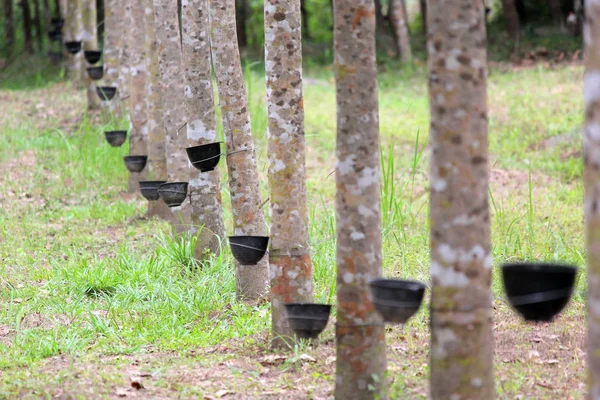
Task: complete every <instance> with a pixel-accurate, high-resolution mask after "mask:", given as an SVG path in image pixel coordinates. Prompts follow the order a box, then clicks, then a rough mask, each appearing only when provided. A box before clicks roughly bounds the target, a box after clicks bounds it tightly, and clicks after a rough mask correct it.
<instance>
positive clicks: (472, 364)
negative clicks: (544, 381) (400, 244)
mask: <svg viewBox="0 0 600 400" xmlns="http://www.w3.org/2000/svg"><path fill="white" fill-rule="evenodd" d="M483 7H484V5H483V2H481V1H475V2H473V1H472V0H447V1H442V0H432V1H430V2H429V9H428V13H429V15H428V29H429V35H428V44H427V48H428V49H429V71H430V72H429V74H430V78H429V98H430V112H431V125H430V131H429V132H430V139H429V143H430V146H431V149H432V157H431V164H430V187H431V189H430V196H431V203H430V204H431V206H430V226H431V233H430V240H431V281H432V299H431V352H430V363H431V374H430V379H431V398H432V399H433V400H442V399H443V400H447V399H453V398H457V399H492V398H494V376H493V339H492V324H491V319H492V307H491V306H492V302H491V300H492V295H491V290H490V282H491V268H492V255H491V250H490V215H489V209H488V164H487V157H488V155H487V149H488V135H487V124H488V123H487V104H486V74H487V70H486V62H487V59H486V32H485V21H484V10H483Z"/></svg>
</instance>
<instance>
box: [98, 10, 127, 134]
mask: <svg viewBox="0 0 600 400" xmlns="http://www.w3.org/2000/svg"><path fill="white" fill-rule="evenodd" d="M121 4H122V3H121V2H120V1H118V0H105V3H104V26H105V28H104V48H103V53H104V79H103V82H102V83H103V85H104V86H115V87H117V89H118V91H117V95H116V96H115V98H113V100H112V101H109V102H103V103H102V107H103V114H104V120H105V122H107V121H109V120H112V121H114V120H117V119H120V118H121V115H122V110H121V105H120V101H119V97H120V96H121V94H120V90H121V88H120V87H119V73H120V59H121V49H122V46H123V33H124V31H123V8H122V5H121Z"/></svg>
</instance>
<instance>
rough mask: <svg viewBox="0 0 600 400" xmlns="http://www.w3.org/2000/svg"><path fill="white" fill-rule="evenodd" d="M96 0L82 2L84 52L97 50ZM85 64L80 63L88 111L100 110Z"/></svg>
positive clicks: (92, 82) (94, 87) (98, 99)
mask: <svg viewBox="0 0 600 400" xmlns="http://www.w3.org/2000/svg"><path fill="white" fill-rule="evenodd" d="M97 25H98V22H97V12H96V0H83V29H84V33H83V48H84V50H98V28H97ZM86 67H87V65H86V63H85V62H82V74H83V79H84V80H85V82H86V86H87V104H88V110H96V109H98V108H100V98H98V96H97V95H96V85H95V84H94V81H92V80H91V79H90V78H89V77H88V76H87V73H86Z"/></svg>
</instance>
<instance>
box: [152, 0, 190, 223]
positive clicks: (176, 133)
mask: <svg viewBox="0 0 600 400" xmlns="http://www.w3.org/2000/svg"><path fill="white" fill-rule="evenodd" d="M154 17H155V25H156V38H157V43H158V55H159V70H160V78H161V86H162V88H163V90H162V101H163V107H162V110H163V117H162V120H163V123H164V126H165V133H166V154H167V176H168V178H169V179H168V180H169V182H189V180H190V170H189V161H188V158H187V154H186V152H185V148H186V147H187V133H186V128H185V124H186V122H187V121H186V116H185V108H184V106H183V105H184V102H185V99H184V92H185V85H184V82H183V79H184V75H183V68H182V59H181V36H180V35H179V21H178V10H177V2H175V1H171V0H155V1H154ZM171 210H172V212H173V214H174V215H173V216H172V223H173V227H174V229H175V232H176V233H177V234H182V233H185V232H188V231H189V230H190V227H191V222H192V221H191V205H190V202H189V201H184V202H183V204H182V205H181V206H179V207H175V208H172V209H171Z"/></svg>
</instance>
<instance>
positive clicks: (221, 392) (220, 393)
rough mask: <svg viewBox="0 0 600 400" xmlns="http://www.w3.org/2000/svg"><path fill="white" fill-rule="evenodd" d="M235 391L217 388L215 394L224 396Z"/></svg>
mask: <svg viewBox="0 0 600 400" xmlns="http://www.w3.org/2000/svg"><path fill="white" fill-rule="evenodd" d="M234 393H235V392H232V391H231V390H219V391H218V392H217V393H215V395H216V396H217V397H225V396H227V395H228V394H234Z"/></svg>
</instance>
